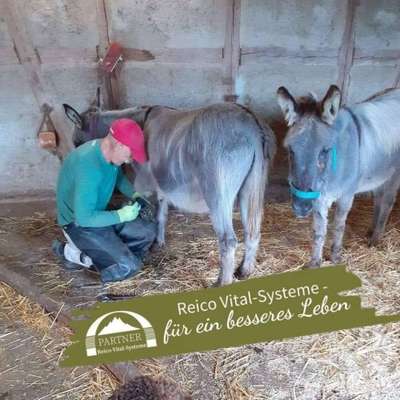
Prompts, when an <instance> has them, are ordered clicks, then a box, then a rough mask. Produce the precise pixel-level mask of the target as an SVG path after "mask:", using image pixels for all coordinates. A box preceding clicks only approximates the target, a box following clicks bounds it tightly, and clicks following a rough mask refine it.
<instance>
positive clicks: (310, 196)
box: [289, 146, 337, 200]
mask: <svg viewBox="0 0 400 400" xmlns="http://www.w3.org/2000/svg"><path fill="white" fill-rule="evenodd" d="M331 157H332V165H331V169H332V172H333V173H336V170H337V151H336V146H333V147H332V151H331ZM289 185H290V192H291V193H292V194H293V195H294V196H296V197H298V198H300V199H304V200H315V199H318V197H319V196H321V192H305V191H303V190H300V189H297V188H296V187H295V186H294V185H293V183H292V182H291V181H289Z"/></svg>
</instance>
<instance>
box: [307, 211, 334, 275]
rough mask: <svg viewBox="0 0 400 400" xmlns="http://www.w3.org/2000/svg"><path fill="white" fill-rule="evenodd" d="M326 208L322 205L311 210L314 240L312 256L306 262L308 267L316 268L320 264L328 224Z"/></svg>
mask: <svg viewBox="0 0 400 400" xmlns="http://www.w3.org/2000/svg"><path fill="white" fill-rule="evenodd" d="M328 210H329V207H327V206H323V207H321V208H318V209H316V210H314V211H313V230H314V242H313V249H312V258H311V261H310V262H309V263H308V264H307V267H308V268H317V267H319V266H320V265H321V264H322V251H323V248H324V243H325V237H326V231H327V226H328Z"/></svg>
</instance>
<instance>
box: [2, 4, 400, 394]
mask: <svg viewBox="0 0 400 400" xmlns="http://www.w3.org/2000/svg"><path fill="white" fill-rule="evenodd" d="M113 44H114V47H113ZM110 48H111V49H114V51H115V53H110ZM107 56H108V58H107ZM120 56H121V57H120ZM108 59H111V60H112V61H113V62H112V66H111V67H110V66H109V65H106V64H105V62H104V60H108ZM331 84H336V85H337V86H338V87H339V88H340V89H341V92H342V104H344V105H345V104H353V103H355V102H359V101H362V100H364V99H366V98H368V97H369V96H371V95H373V94H374V93H376V92H378V91H381V90H383V89H386V88H392V87H400V3H399V2H398V1H397V0H384V1H380V2H376V1H373V0H346V1H329V0H309V1H306V2H302V1H298V0H294V1H290V0H283V1H277V0H252V1H249V0H203V1H200V0H189V1H183V0H177V1H160V0H146V1H141V2H140V1H129V0H114V1H109V0H84V1H75V0H74V1H72V0H31V1H28V0H2V1H1V2H0V146H1V155H0V399H7V400H11V399H35V400H39V399H107V398H108V397H109V396H110V395H111V394H112V392H113V391H114V390H115V389H116V388H117V387H118V386H119V385H120V384H121V383H124V382H126V381H127V380H129V379H132V378H134V377H137V376H142V375H145V376H150V377H153V378H157V379H158V378H163V379H164V378H165V379H167V380H170V381H172V382H175V383H176V384H177V385H179V386H180V387H181V388H182V390H184V391H186V392H187V393H189V394H190V395H191V396H192V398H193V399H204V400H205V399H207V400H208V399H232V400H236V399H259V400H261V399H293V400H297V399H304V400H309V399H313V400H316V399H321V400H322V399H338V400H343V399H371V400H375V399H376V400H378V399H379V400H392V399H393V400H394V399H398V393H399V391H400V361H399V360H400V326H399V324H388V325H382V326H373V327H366V328H360V329H352V330H346V331H337V332H332V333H327V334H320V335H313V336H307V337H300V338H295V339H288V340H283V341H275V342H268V343H258V344H255V345H249V346H243V347H240V348H226V349H219V350H216V351H211V352H205V353H190V354H184V355H178V356H173V357H164V358H158V359H145V360H140V361H136V362H132V363H120V364H112V365H101V366H98V367H96V368H75V369H61V368H59V367H58V362H59V360H60V358H61V356H62V352H63V350H64V349H65V347H66V345H67V343H68V340H69V338H70V336H71V331H70V329H69V328H68V324H69V321H70V319H71V311H72V310H74V309H76V308H79V307H86V306H89V305H91V304H93V303H94V302H96V301H98V300H100V299H101V296H102V295H111V294H112V295H116V296H121V298H123V296H144V295H151V294H155V293H172V292H180V291H187V290H193V289H200V288H207V287H210V286H211V284H212V283H213V282H214V281H215V280H216V278H217V275H218V270H219V258H218V257H219V255H218V243H217V239H216V237H215V234H214V232H213V229H212V226H211V223H210V221H209V218H208V216H205V215H189V214H184V213H182V212H181V211H180V210H172V211H171V214H170V217H169V220H168V226H167V246H166V248H164V249H158V250H156V251H154V252H153V253H152V256H151V258H150V259H149V260H148V263H147V264H146V266H145V268H144V270H143V271H142V272H141V273H140V274H139V275H138V276H136V277H134V278H132V279H129V280H127V281H124V282H121V283H118V284H110V285H106V286H103V285H101V284H100V283H99V280H98V277H97V276H96V275H94V274H90V273H83V272H75V273H71V272H67V271H65V270H63V269H62V268H60V265H59V264H58V261H57V260H56V258H55V257H54V255H53V254H52V251H51V248H50V247H51V242H52V240H53V239H55V238H59V239H61V238H62V234H61V232H60V229H59V227H58V226H57V224H56V220H55V187H56V181H57V175H58V171H59V169H60V164H61V163H62V159H63V158H64V157H65V156H66V155H67V154H68V153H69V152H70V151H71V150H72V148H73V144H72V133H73V125H72V123H71V122H70V121H69V120H68V119H67V118H66V117H65V114H64V110H63V107H62V104H63V103H67V104H70V105H72V106H73V107H74V108H76V109H77V110H79V111H80V112H83V111H85V110H87V109H88V108H89V106H90V105H91V104H93V102H94V101H97V96H98V93H99V91H98V88H100V103H101V106H102V108H103V109H123V108H126V107H130V106H134V105H155V104H157V105H165V106H170V107H177V108H195V107H201V106H205V105H209V104H213V103H218V102H224V101H225V102H237V103H239V104H243V105H245V106H247V107H249V108H251V109H252V110H254V111H255V112H257V113H258V114H259V115H261V116H262V117H263V118H265V119H266V121H267V122H268V123H269V125H270V126H271V127H272V129H273V130H274V132H275V134H276V136H277V139H278V144H279V146H278V154H277V157H276V160H275V162H274V165H273V168H272V170H271V174H270V179H269V185H268V192H267V196H266V201H265V214H264V222H263V225H262V239H261V246H260V249H259V253H258V256H257V267H256V271H255V274H254V276H264V275H268V274H272V273H280V272H286V271H292V270H297V269H301V268H302V267H303V266H304V265H305V263H306V262H307V261H308V258H309V254H310V249H311V244H312V243H311V233H312V228H311V220H310V219H302V220H299V219H295V217H294V215H293V213H292V211H291V206H290V202H289V200H290V199H289V193H288V186H287V174H288V171H287V164H288V160H287V155H286V152H285V149H284V148H283V147H282V139H283V137H284V135H285V131H286V128H285V124H284V121H283V118H282V115H281V112H280V110H279V106H278V103H277V101H276V90H277V88H278V87H279V86H282V85H283V86H285V87H287V88H288V89H289V90H290V92H291V93H292V94H294V95H295V96H302V95H305V94H307V93H308V92H310V91H311V92H314V93H315V94H316V95H317V97H318V98H320V99H321V98H322V97H323V96H324V95H325V93H326V91H327V89H328V87H329V85H331ZM372 214H373V209H372V199H371V198H370V197H369V196H368V195H365V196H360V197H359V198H358V199H357V201H356V203H355V205H354V206H353V209H352V212H351V214H350V217H349V221H348V223H347V227H346V236H345V249H344V260H345V263H346V264H347V266H348V269H349V270H351V271H352V272H354V273H355V274H356V275H357V276H359V277H360V278H361V280H362V282H363V287H362V288H361V289H359V290H358V291H357V294H359V295H360V296H361V298H362V304H363V306H365V307H373V308H375V309H376V310H377V312H378V313H381V314H384V313H386V314H396V313H399V311H400V294H399V288H400V268H399V266H400V230H399V229H400V228H399V222H400V208H399V204H396V205H395V207H394V209H393V212H392V215H391V217H390V220H389V223H388V225H387V227H386V233H385V236H384V238H383V240H382V242H381V244H379V246H377V247H375V248H370V247H368V246H367V231H368V229H369V226H370V224H371V221H372ZM234 223H235V230H236V232H237V234H238V237H239V240H240V245H239V248H238V259H240V254H241V253H242V252H243V244H242V238H243V230H242V226H241V223H240V215H239V212H235V214H234ZM327 255H328V254H327ZM326 264H329V261H327V262H326Z"/></svg>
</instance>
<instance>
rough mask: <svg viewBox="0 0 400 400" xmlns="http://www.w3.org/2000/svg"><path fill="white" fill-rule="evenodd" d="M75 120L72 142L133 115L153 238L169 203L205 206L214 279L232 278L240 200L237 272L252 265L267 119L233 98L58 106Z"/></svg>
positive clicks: (195, 208) (271, 148) (268, 146)
mask: <svg viewBox="0 0 400 400" xmlns="http://www.w3.org/2000/svg"><path fill="white" fill-rule="evenodd" d="M64 108H65V111H66V114H67V116H68V117H69V118H70V119H71V120H72V121H74V123H75V125H76V129H75V134H74V143H75V144H76V145H78V144H80V143H83V142H85V141H87V140H90V139H94V138H96V137H103V136H105V135H106V134H107V131H108V127H109V125H110V124H111V122H112V121H113V120H115V119H117V118H123V117H124V118H132V119H134V120H135V121H136V122H138V123H139V124H140V125H141V127H142V128H143V130H144V134H145V137H146V143H147V151H148V156H149V162H147V163H146V164H144V165H143V166H142V165H139V164H136V163H135V164H134V170H135V173H136V178H135V189H136V190H137V191H142V192H146V191H155V192H157V196H158V200H159V211H158V223H159V226H158V236H157V240H158V243H159V244H160V245H163V244H164V241H165V239H164V236H165V224H166V220H167V211H168V203H171V204H173V205H175V206H176V207H178V208H180V209H183V210H186V211H188V212H197V213H204V212H209V213H210V216H211V220H212V223H213V227H214V230H215V232H216V234H217V236H218V239H219V247H220V259H221V269H220V274H219V278H218V282H217V283H218V284H220V285H225V284H229V283H231V282H232V279H233V273H234V265H235V249H236V245H237V239H236V235H235V232H234V230H233V225H232V212H233V207H234V202H235V199H236V198H237V197H238V198H239V203H240V210H241V217H242V222H243V226H244V235H245V245H246V253H245V257H244V260H243V262H242V264H241V266H240V268H239V269H238V272H237V276H238V277H239V278H245V277H247V276H249V275H250V273H251V272H252V271H253V268H254V263H255V257H256V252H257V248H258V245H259V240H260V227H261V221H262V215H263V206H264V191H265V186H266V181H267V174H268V166H269V162H270V160H272V158H273V154H274V152H275V138H274V135H273V133H272V131H271V129H270V128H269V127H268V126H267V124H266V123H265V122H264V121H262V120H261V119H260V118H258V117H257V116H256V115H255V114H253V113H252V112H251V111H249V110H248V109H246V108H244V107H242V106H239V105H236V104H228V103H225V104H215V105H212V106H209V107H204V108H199V109H195V110H188V111H182V110H175V109H171V108H167V107H161V106H154V107H134V108H130V109H126V110H121V111H106V112H100V111H95V112H87V113H85V114H83V115H82V116H80V115H79V114H78V113H77V112H76V111H75V110H74V109H73V108H72V107H70V106H68V105H64Z"/></svg>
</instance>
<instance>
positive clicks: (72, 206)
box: [56, 140, 134, 227]
mask: <svg viewBox="0 0 400 400" xmlns="http://www.w3.org/2000/svg"><path fill="white" fill-rule="evenodd" d="M115 188H118V190H119V191H120V192H121V193H123V194H124V195H125V196H127V197H130V198H131V197H132V196H133V193H134V189H133V185H132V184H131V183H130V182H129V181H128V179H127V178H126V177H125V175H124V174H123V172H122V169H121V167H118V166H116V165H114V164H112V163H109V162H107V160H106V159H105V158H104V156H103V153H102V151H101V148H100V141H99V140H91V141H89V142H86V143H84V144H83V145H81V146H79V147H78V148H76V149H75V150H73V151H72V152H71V153H70V154H69V155H68V156H67V157H66V159H65V160H64V162H63V165H62V167H61V170H60V173H59V176H58V182H57V193H56V201H57V221H58V223H59V224H60V225H61V226H64V225H67V224H69V223H71V222H74V223H76V224H77V225H79V226H82V227H103V226H110V225H114V224H118V223H119V222H120V220H119V217H118V214H117V212H116V211H106V207H107V204H108V202H109V201H110V199H111V196H112V194H113V191H114V189H115Z"/></svg>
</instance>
